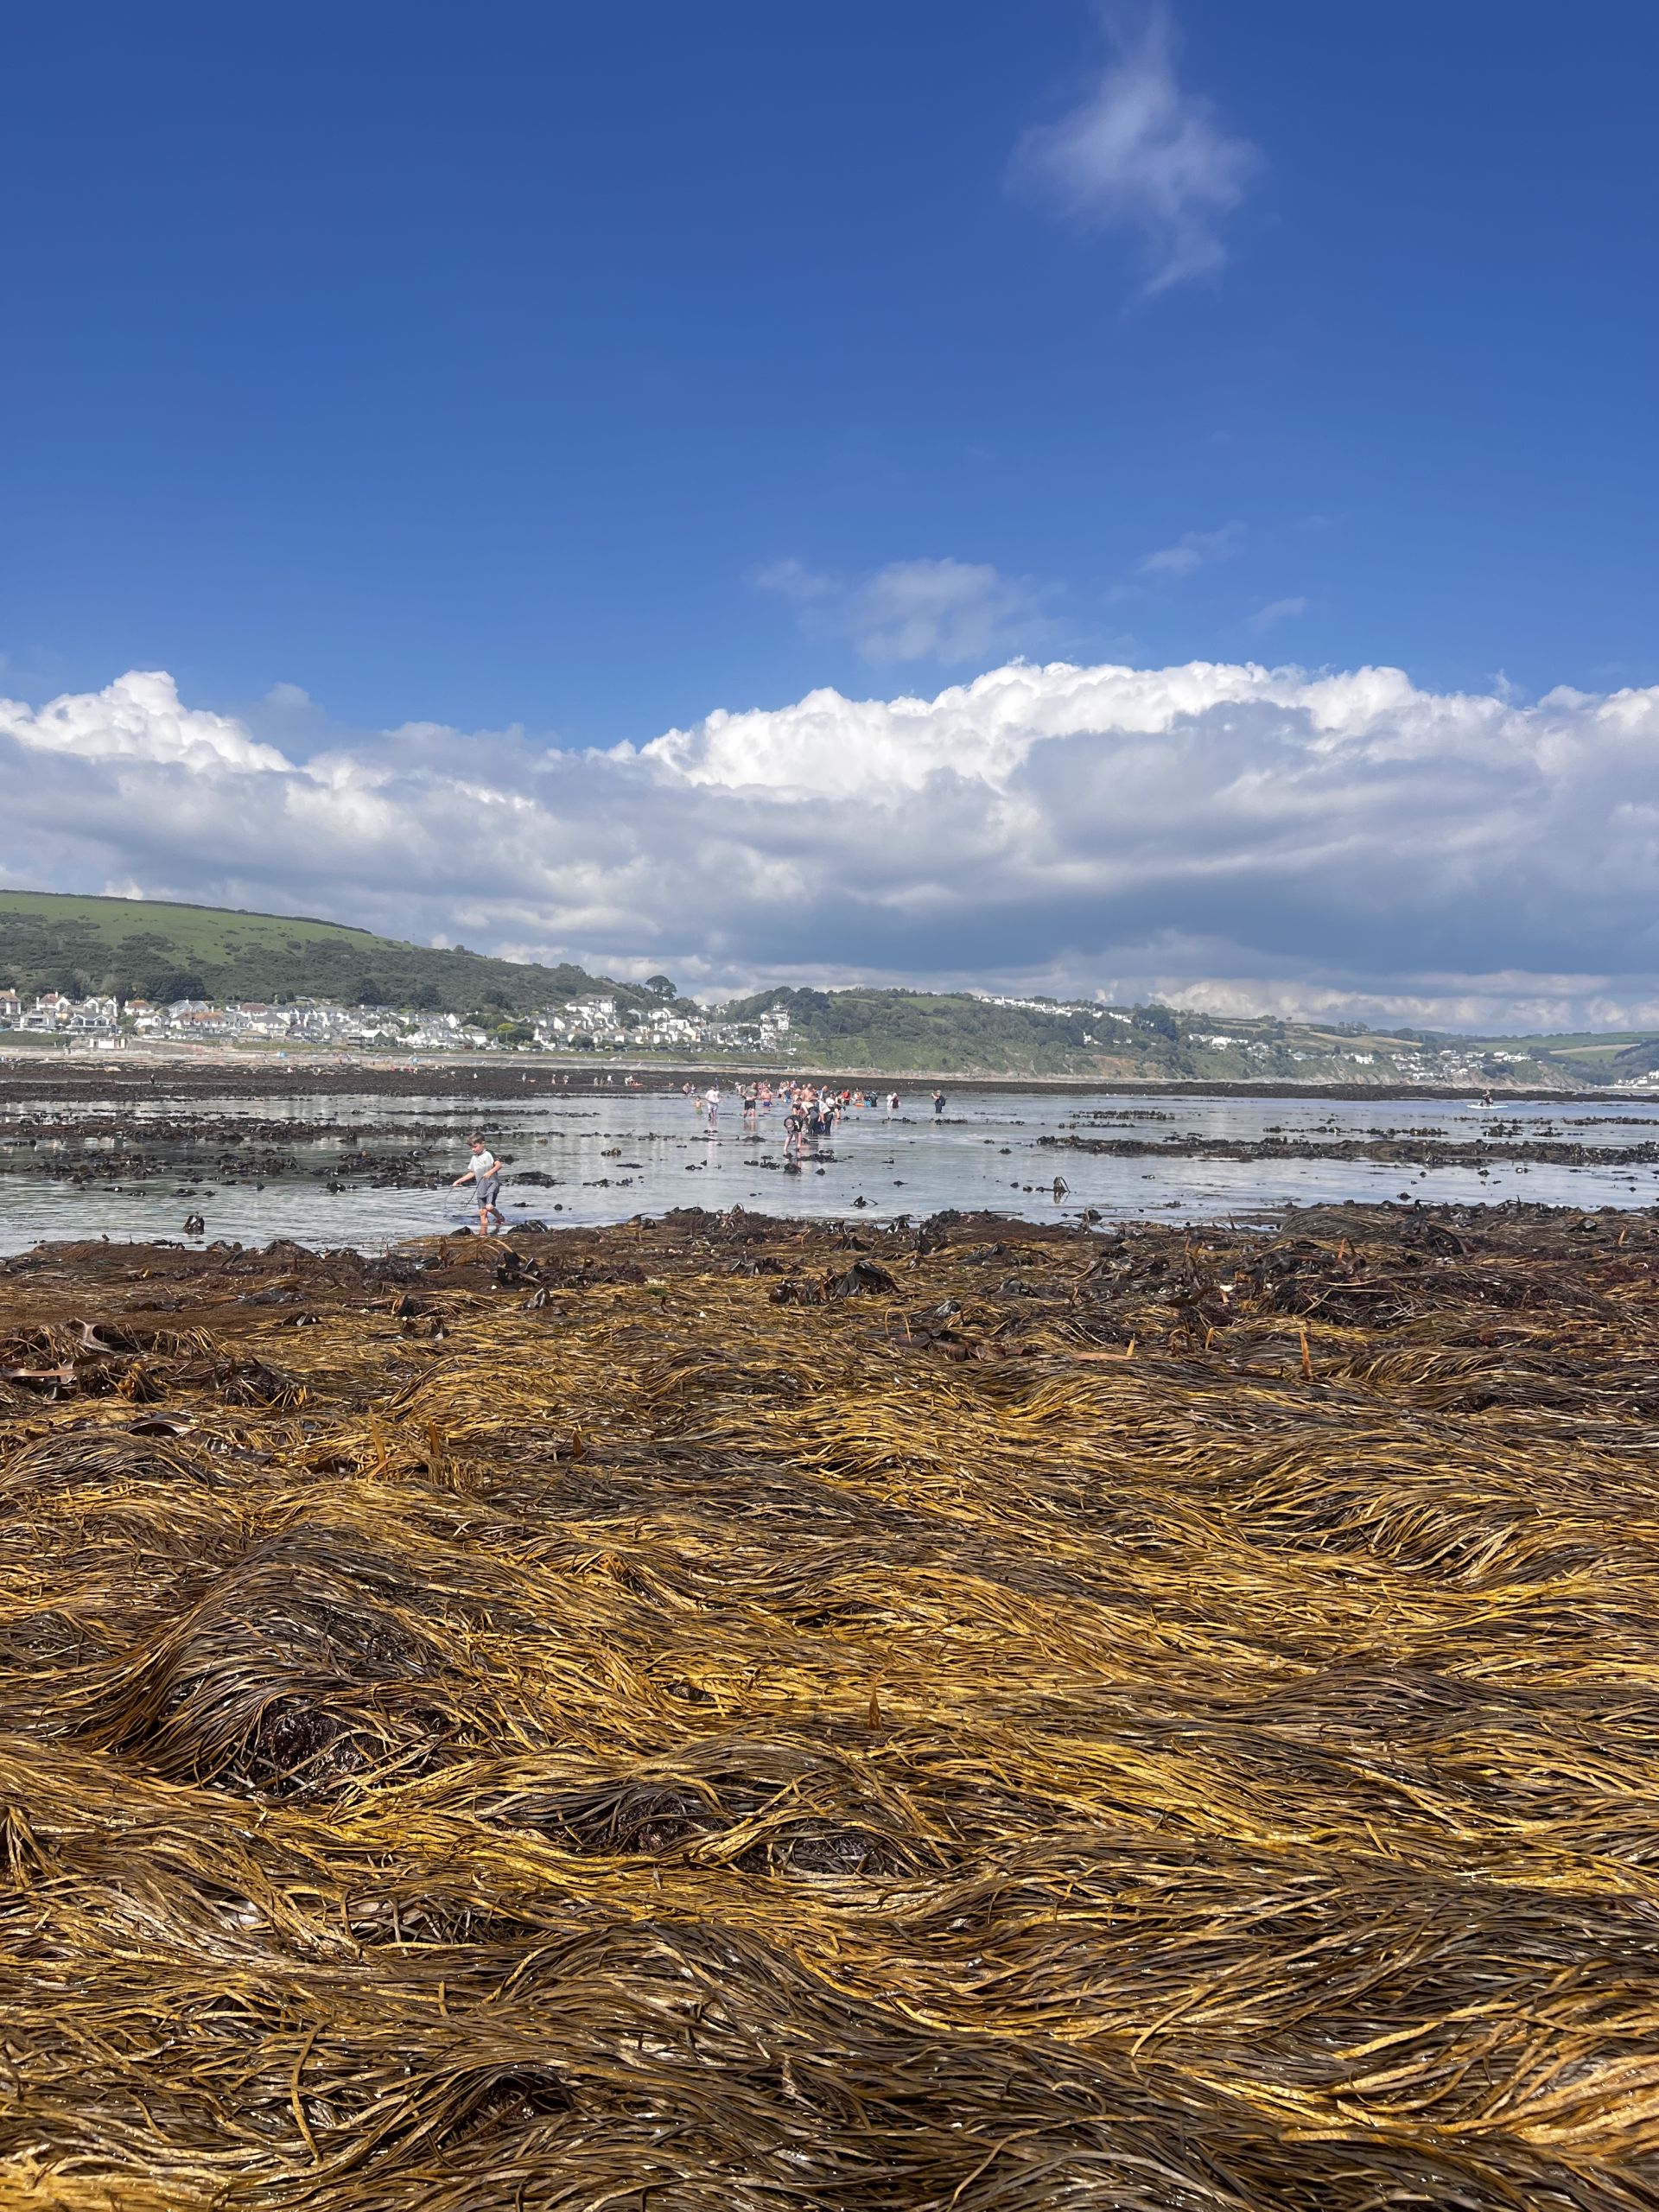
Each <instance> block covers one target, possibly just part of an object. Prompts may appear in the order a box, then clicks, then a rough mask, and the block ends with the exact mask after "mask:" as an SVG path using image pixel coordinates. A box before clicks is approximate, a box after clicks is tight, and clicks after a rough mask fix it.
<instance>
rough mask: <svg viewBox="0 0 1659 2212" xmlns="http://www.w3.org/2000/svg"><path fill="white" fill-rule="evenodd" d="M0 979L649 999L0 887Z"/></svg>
mask: <svg viewBox="0 0 1659 2212" xmlns="http://www.w3.org/2000/svg"><path fill="white" fill-rule="evenodd" d="M0 983H10V984H12V985H13V986H14V987H15V988H16V989H18V990H20V991H24V992H33V991H48V990H60V991H67V992H69V993H71V994H72V995H73V996H75V997H78V998H79V997H84V996H85V995H86V994H87V993H88V992H94V991H113V992H115V993H117V994H118V995H119V996H120V997H122V998H145V999H156V1000H163V1001H164V1000H168V999H181V998H205V999H213V1000H219V1001H226V1000H238V999H259V1000H265V1001H270V1002H271V1003H274V1004H282V1003H286V1002H288V1001H292V1000H295V999H303V998H319V999H337V1000H340V1001H343V1002H345V1003H347V1004H358V1005H370V1006H408V1007H429V1008H432V1009H434V1010H436V1011H441V1012H444V1013H448V1014H470V1013H473V1012H474V1010H476V1009H479V1008H485V1009H499V1010H500V1012H502V1013H503V1014H530V1013H532V1012H534V1011H535V1010H536V1009H537V1008H538V1007H547V1006H561V1005H563V1004H564V1003H565V1001H567V1000H569V999H572V998H577V997H580V996H581V995H582V994H583V993H584V992H587V991H591V990H593V989H594V988H603V989H604V990H606V991H607V992H610V993H612V994H613V995H615V996H616V997H617V998H619V999H620V1000H622V1001H628V1002H632V1001H644V1000H645V998H646V997H647V994H645V993H643V992H639V991H637V990H635V989H633V988H632V987H631V986H629V985H626V984H619V983H612V982H609V981H607V979H605V978H603V977H597V976H590V975H588V972H587V971H586V969H582V968H575V967H571V966H569V965H568V964H567V965H563V966H560V967H556V968H541V967H536V966H532V965H531V964H529V963H524V962H521V961H516V960H494V959H492V958H490V957H488V956H487V955H486V954H485V953H481V952H468V951H467V950H464V949H461V948H456V949H455V950H450V951H439V950H435V949H434V948H432V947H430V946H428V945H419V944H401V943H400V942H398V941H397V939H396V938H385V937H375V936H372V934H371V933H370V932H369V931H367V930H357V929H348V928H346V926H345V925H344V924H342V923H340V922H320V921H311V920H308V919H305V918H302V917H300V916H297V915H287V914H245V913H240V912H235V911H234V910H232V909H230V908H226V907H223V906H166V905H163V904H162V902H161V901H160V900H151V899H83V898H79V897H77V896H74V895H72V894H70V893H63V892H55V891H0Z"/></svg>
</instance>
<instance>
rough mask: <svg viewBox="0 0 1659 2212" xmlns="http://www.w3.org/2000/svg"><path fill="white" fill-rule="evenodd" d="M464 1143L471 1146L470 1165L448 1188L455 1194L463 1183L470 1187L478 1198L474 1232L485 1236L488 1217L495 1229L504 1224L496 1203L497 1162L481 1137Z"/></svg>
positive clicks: (498, 1189) (488, 1221)
mask: <svg viewBox="0 0 1659 2212" xmlns="http://www.w3.org/2000/svg"><path fill="white" fill-rule="evenodd" d="M468 1141H469V1142H470V1144H471V1145H472V1147H473V1164H472V1166H470V1167H469V1168H468V1169H467V1172H466V1173H465V1174H463V1175H457V1176H456V1178H455V1179H454V1182H453V1183H452V1184H451V1185H449V1187H450V1189H451V1190H452V1191H458V1190H459V1189H460V1188H461V1185H462V1184H463V1183H470V1184H471V1185H473V1189H474V1195H475V1197H476V1198H477V1199H478V1233H479V1235H480V1236H488V1235H489V1233H490V1221H491V1218H492V1217H493V1218H494V1221H495V1224H496V1227H497V1228H498V1229H501V1230H505V1227H506V1225H507V1224H506V1218H505V1216H504V1215H503V1213H502V1211H501V1209H500V1207H499V1205H497V1204H496V1200H497V1199H498V1198H499V1197H500V1195H501V1163H500V1161H499V1160H497V1158H496V1156H495V1154H493V1152H492V1151H491V1150H490V1149H489V1147H488V1146H487V1145H486V1143H485V1141H484V1140H483V1138H482V1137H473V1138H470V1139H469V1140H468Z"/></svg>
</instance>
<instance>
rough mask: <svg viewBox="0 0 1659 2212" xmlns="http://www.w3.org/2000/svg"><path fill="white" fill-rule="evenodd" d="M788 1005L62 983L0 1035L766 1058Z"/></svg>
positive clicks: (17, 1000) (9, 1019)
mask: <svg viewBox="0 0 1659 2212" xmlns="http://www.w3.org/2000/svg"><path fill="white" fill-rule="evenodd" d="M6 1033H12V1034H18V1035H24V1036H38V1037H52V1038H58V1039H64V1040H66V1041H72V1042H73V1041H77V1040H79V1041H80V1042H82V1043H85V1044H89V1045H93V1046H104V1047H105V1048H107V1049H111V1050H114V1049H118V1048H119V1047H120V1046H122V1045H123V1044H124V1043H126V1042H127V1041H128V1040H129V1039H137V1040H143V1041H148V1042H156V1043H167V1044H175V1045H268V1046H278V1047H283V1048H287V1047H293V1048H296V1049H302V1050H308V1051H316V1050H322V1051H327V1050H330V1049H339V1050H341V1051H345V1050H348V1049H349V1050H353V1051H360V1050H364V1049H370V1050H372V1049H374V1048H377V1047H379V1048H384V1049H390V1050H392V1051H397V1052H490V1051H497V1050H499V1051H519V1050H524V1049H528V1050H531V1051H536V1050H540V1051H543V1052H622V1051H633V1052H695V1053H707V1052H736V1053H747V1054H749V1055H751V1056H753V1055H760V1056H763V1057H766V1058H778V1057H781V1056H782V1055H783V1054H785V1052H786V1051H787V1046H788V1033H789V1013H788V1009H787V1008H786V1007H778V1008H777V1009H775V1010H774V1011H773V1012H772V1013H769V1014H762V1015H761V1016H760V1018H759V1020H753V1021H728V1020H721V1019H719V1018H718V1016H716V1015H713V1014H709V1012H708V1011H707V1010H706V1009H705V1008H703V1007H700V1006H698V1005H697V1004H696V1001H687V1000H683V999H677V1000H674V1001H671V1002H669V1003H667V1004H664V1005H661V1006H655V1007H635V1006H632V1005H626V1004H624V1003H622V1002H621V1001H618V1000H617V999H615V998H613V997H607V996H603V995H595V996H593V997H590V998H581V999H573V1000H572V1001H570V1002H569V1004H568V1005H565V1006H562V1007H549V1008H547V1009H546V1010H544V1011H543V1012H542V1013H539V1014H531V1015H528V1016H525V1017H524V1018H522V1019H520V1018H515V1017H511V1016H508V1017H504V1018H501V1019H499V1020H485V1019H482V1018H477V1019H473V1018H468V1017H467V1016H466V1015H462V1014H445V1013H441V1012H435V1011H429V1010H422V1009H417V1008H412V1007H391V1006H342V1005H339V1004H337V1003H335V1002H334V1001H332V1000H328V999H315V998H306V999H296V1000H295V1001H292V1002H291V1003H289V1004H286V1005H281V1006H276V1005H269V1004H266V1003H264V1002H262V1001H257V1000H247V1001H238V1002H237V1003H234V1004H231V1005H224V1006H221V1005H218V1004H215V1003H214V1002H213V1001H210V1000H207V999H196V998H184V999H175V1000H173V1001H171V1002H170V1003H168V1004H167V1005H156V1004H153V1003H152V1002H151V1001H149V1000H148V999H120V998H117V997H115V996H113V995H96V996H92V997H88V998H79V999H77V998H72V997H70V996H68V995H67V994H66V993H64V992H61V991H41V992H37V993H29V994H24V993H20V992H18V991H16V990H13V989H4V990H0V1035H3V1034H6Z"/></svg>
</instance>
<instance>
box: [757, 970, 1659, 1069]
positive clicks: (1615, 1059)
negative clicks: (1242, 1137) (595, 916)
mask: <svg viewBox="0 0 1659 2212" xmlns="http://www.w3.org/2000/svg"><path fill="white" fill-rule="evenodd" d="M772 1007H783V1008H785V1009H786V1010H787V1012H788V1014H789V1021H790V1026H789V1031H788V1046H789V1052H790V1057H791V1058H794V1059H797V1060H799V1061H802V1062H810V1063H811V1064H813V1065H842V1066H845V1067H847V1068H849V1069H851V1068H869V1069H892V1070H893V1071H899V1070H901V1069H929V1070H935V1069H936V1070H938V1071H939V1072H940V1073H941V1074H956V1075H962V1076H969V1075H1076V1076H1096V1077H1101V1078H1102V1079H1103V1080H1130V1081H1134V1080H1137V1079H1139V1080H1143V1081H1149V1082H1166V1081H1173V1082H1189V1083H1191V1082H1198V1083H1239V1082H1249V1083H1264V1082H1265V1083H1331V1084H1338V1083H1339V1084H1402V1083H1408V1082H1412V1081H1419V1080H1423V1079H1426V1078H1427V1079H1432V1080H1433V1081H1436V1082H1440V1083H1458V1084H1484V1083H1490V1084H1495V1085H1506V1086H1514V1085H1520V1086H1522V1087H1525V1088H1528V1089H1542V1090H1552V1089H1554V1090H1567V1089H1569V1088H1572V1087H1574V1086H1576V1085H1579V1084H1606V1083H1617V1082H1620V1081H1628V1080H1630V1078H1631V1077H1635V1076H1639V1075H1641V1074H1643V1072H1644V1071H1646V1070H1648V1069H1649V1068H1652V1067H1656V1066H1659V1039H1656V1038H1655V1037H1654V1036H1653V1035H1652V1034H1651V1033H1649V1034H1648V1035H1645V1036H1641V1035H1624V1036H1613V1037H1609V1036H1605V1035H1603V1036H1581V1037H1523V1038H1514V1037H1489V1038H1468V1037H1458V1036H1449V1035H1444V1034H1436V1033H1428V1032H1414V1031H1407V1032H1398V1031H1375V1032H1374V1031H1369V1030H1366V1029H1363V1028H1362V1027H1358V1026H1357V1025H1356V1026H1351V1027H1340V1026H1332V1025H1328V1024H1323V1023H1321V1024H1315V1023H1310V1022H1297V1021H1285V1020H1276V1019H1272V1018H1268V1017H1262V1016H1255V1017H1252V1016H1244V1015H1231V1014H1230V1015H1217V1014H1191V1013H1178V1012H1177V1011H1176V1010H1175V1009H1174V1008H1173V1007H1166V1006H1139V1007H1117V1008H1112V1009H1109V1008H1107V1007H1090V1006H1062V1005H1055V1006H1053V1007H1048V1006H1046V1005H1044V1006H1033V1005H1029V1004H1027V1005H1020V1006H1007V1005H999V1004H997V1003H995V1001H990V1000H986V999H982V998H976V997H974V996H972V995H969V994H967V993H958V992H926V991H893V990H857V989H854V990H839V991H813V990H772V991H763V992H761V993H760V994H759V995H757V996H755V997H753V998H747V999H740V1000H739V1001H736V1002H735V1003H734V1005H732V1006H730V1007H728V1008H726V1012H727V1013H728V1014H729V1015H731V1016H732V1017H734V1018H735V1019H737V1020H753V1019H754V1018H755V1017H756V1016H757V1015H759V1014H762V1013H765V1012H766V1011H767V1010H769V1009H771V1008H772Z"/></svg>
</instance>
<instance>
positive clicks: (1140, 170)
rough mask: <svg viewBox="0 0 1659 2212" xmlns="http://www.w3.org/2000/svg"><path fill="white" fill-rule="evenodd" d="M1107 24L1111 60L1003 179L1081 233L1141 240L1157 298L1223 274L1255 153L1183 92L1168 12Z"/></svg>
mask: <svg viewBox="0 0 1659 2212" xmlns="http://www.w3.org/2000/svg"><path fill="white" fill-rule="evenodd" d="M1106 24H1107V29H1108V34H1109V36H1110V37H1111V38H1112V41H1113V44H1114V46H1115V47H1116V59H1115V60H1113V61H1112V63H1111V65H1110V66H1109V67H1108V68H1107V69H1105V70H1104V71H1103V73H1101V75H1100V76H1099V77H1098V78H1097V79H1096V81H1095V82H1094V83H1093V84H1092V85H1091V86H1090V88H1089V91H1088V92H1087V93H1086V94H1085V95H1084V98H1083V99H1081V100H1080V101H1079V102H1078V103H1077V106H1075V107H1074V108H1072V109H1071V111H1069V112H1068V113H1067V114H1065V115H1063V116H1061V117H1060V118H1059V119H1058V122H1054V123H1050V124H1042V125H1040V126H1039V128H1038V129H1036V130H1030V131H1027V134H1026V136H1025V137H1023V138H1022V139H1021V140H1020V144H1019V146H1018V148H1017V149H1015V153H1014V162H1013V166H1012V170H1011V175H1012V177H1013V180H1014V182H1015V183H1016V184H1017V185H1019V186H1020V188H1023V189H1025V190H1027V191H1028V192H1031V193H1033V194H1035V195H1037V196H1039V197H1040V198H1042V199H1044V200H1047V201H1048V202H1049V203H1050V204H1051V205H1052V206H1053V207H1057V208H1058V210H1059V211H1060V213H1062V214H1064V215H1065V216H1067V217H1069V218H1070V219H1071V220H1072V221H1074V222H1076V223H1077V224H1079V225H1081V226H1084V227H1085V228H1090V229H1098V230H1118V231H1127V232H1130V233H1132V234H1133V235H1135V237H1136V238H1139V240H1140V242H1141V248H1142V251H1143V252H1144V254H1145V257H1146V261H1147V279H1146V283H1145V286H1144V288H1143V289H1144V290H1145V291H1146V292H1147V293H1148V294H1152V293H1157V292H1164V291H1167V290H1168V289H1170V288H1171V287H1172V286H1173V285H1176V284H1181V283H1187V282H1189V281H1190V280H1191V279H1192V278H1193V277H1207V276H1211V275H1212V274H1213V273H1214V272H1215V271H1216V270H1218V269H1219V268H1220V267H1221V266H1222V264H1223V263H1224V261H1225V260H1226V258H1227V248H1226V245H1225V242H1224V237H1223V226H1224V221H1225V219H1226V218H1227V217H1228V216H1229V215H1230V214H1231V213H1233V212H1234V210H1235V209H1236V207H1238V206H1239V204H1240V202H1241V201H1242V200H1243V197H1244V193H1245V190H1246V188H1247V187H1248V186H1249V183H1250V182H1251V181H1252V179H1253V178H1254V177H1255V175H1256V173H1257V171H1258V170H1259V169H1260V168H1261V165H1262V157H1261V155H1260V153H1259V152H1258V150H1257V149H1256V148H1255V147H1254V146H1253V145H1251V144H1250V143H1249V141H1248V140H1247V139H1244V138H1239V137H1233V136H1232V135H1231V134H1230V133H1229V132H1228V131H1226V130H1223V129H1222V127H1221V125H1220V124H1219V123H1217V120H1216V115H1215V110H1214V107H1213V105H1212V104H1211V102H1210V101H1209V100H1208V99H1205V98H1204V96H1203V95H1202V94H1199V93H1196V92H1189V91H1186V90H1185V89H1184V88H1183V86H1181V84H1180V82H1179V79H1178V78H1177V76H1176V73H1175V60H1176V54H1177V48H1178V41H1177V38H1176V34H1175V29H1174V26H1173V22H1172V21H1171V19H1170V16H1169V15H1168V13H1167V11H1166V10H1165V9H1163V8H1162V7H1154V9H1153V10H1151V12H1150V13H1149V14H1147V16H1145V17H1144V18H1143V20H1142V22H1141V27H1140V29H1139V30H1138V32H1135V33H1131V32H1130V31H1128V29H1125V27H1124V23H1123V19H1122V16H1120V15H1117V14H1116V13H1109V14H1108V16H1107V17H1106Z"/></svg>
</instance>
